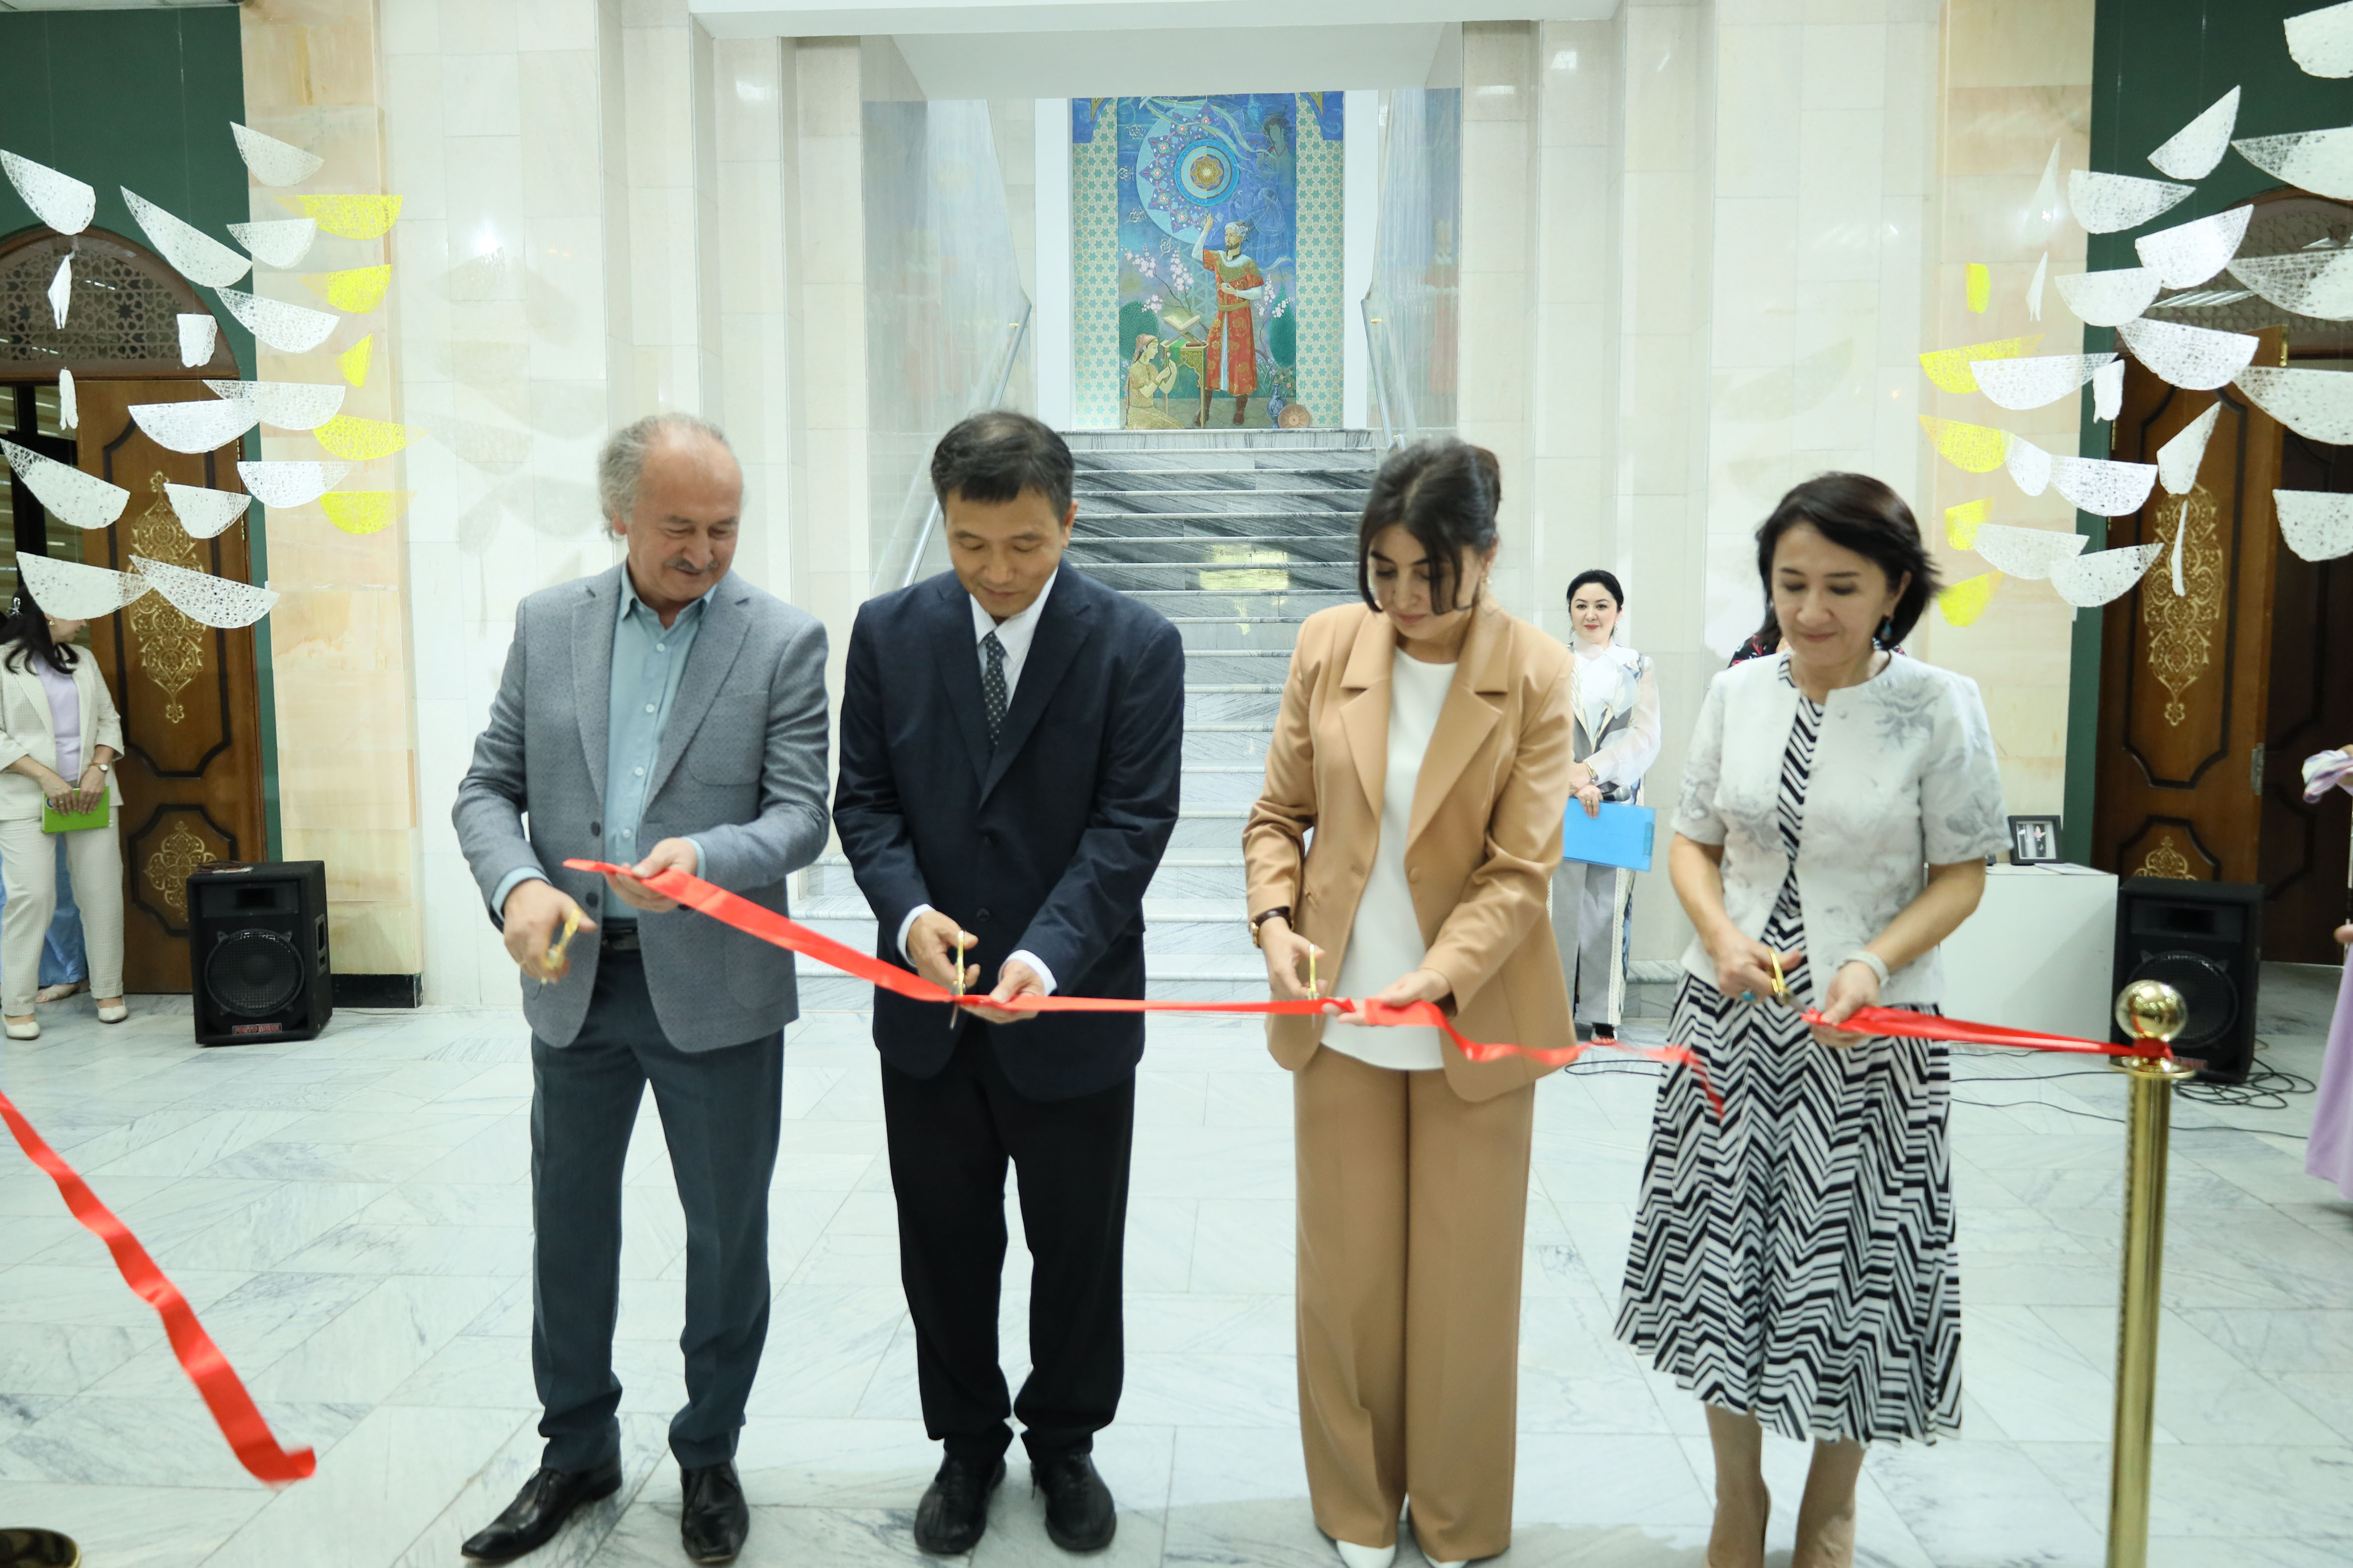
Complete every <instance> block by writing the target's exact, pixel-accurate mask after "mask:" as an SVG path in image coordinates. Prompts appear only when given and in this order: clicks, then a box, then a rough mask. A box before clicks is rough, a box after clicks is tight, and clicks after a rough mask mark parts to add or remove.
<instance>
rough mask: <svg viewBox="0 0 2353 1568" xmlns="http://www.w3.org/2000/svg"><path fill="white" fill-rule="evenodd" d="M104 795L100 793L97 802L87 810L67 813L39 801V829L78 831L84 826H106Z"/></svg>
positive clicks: (43, 830)
mask: <svg viewBox="0 0 2353 1568" xmlns="http://www.w3.org/2000/svg"><path fill="white" fill-rule="evenodd" d="M106 805H107V801H106V796H105V795H100V796H99V797H98V804H97V805H94V806H92V807H90V809H89V810H88V811H85V812H80V813H78V814H73V815H69V814H67V813H65V812H62V811H58V810H57V809H56V808H55V807H53V806H51V805H49V804H48V802H47V801H43V802H42V803H41V831H42V832H44V833H79V832H80V831H81V830H82V829H83V828H85V827H103V826H106Z"/></svg>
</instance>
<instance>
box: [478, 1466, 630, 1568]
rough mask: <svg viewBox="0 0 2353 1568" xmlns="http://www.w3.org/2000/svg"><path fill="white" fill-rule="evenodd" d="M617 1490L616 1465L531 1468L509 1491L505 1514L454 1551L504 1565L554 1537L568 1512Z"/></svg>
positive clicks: (480, 1561) (535, 1549) (618, 1469)
mask: <svg viewBox="0 0 2353 1568" xmlns="http://www.w3.org/2000/svg"><path fill="white" fill-rule="evenodd" d="M620 1489H621V1467H620V1465H619V1463H618V1462H615V1463H613V1464H610V1465H607V1466H606V1467H605V1468H603V1469H601V1470H550V1469H544V1468H543V1469H538V1470H534V1471H533V1472H532V1478H531V1479H529V1480H527V1481H525V1482H523V1484H522V1490H521V1491H519V1492H517V1493H515V1499H514V1501H512V1502H511V1503H509V1504H507V1510H506V1512H504V1513H502V1514H501V1515H499V1517H498V1518H496V1519H494V1520H492V1521H491V1522H490V1523H489V1524H487V1525H485V1526H483V1528H482V1529H481V1530H480V1531H477V1532H476V1533H475V1534H474V1535H473V1537H472V1538H471V1539H470V1540H469V1541H468V1542H466V1544H465V1545H463V1546H461V1547H459V1549H458V1550H459V1551H460V1552H464V1553H465V1554H466V1555H467V1556H469V1557H470V1558H472V1559H473V1560H474V1561H475V1562H477V1563H504V1562H506V1561H507V1560H508V1559H510V1558H514V1557H520V1556H522V1554H523V1553H524V1552H536V1551H538V1550H539V1549H540V1548H541V1547H543V1546H544V1545H546V1544H547V1543H548V1542H551V1541H553V1540H554V1539H555V1532H556V1531H559V1530H561V1529H563V1528H564V1521H565V1520H567V1519H569V1518H571V1517H572V1510H574V1509H575V1508H578V1507H579V1506H580V1505H581V1504H582V1503H584V1502H595V1501H596V1500H597V1499H598V1498H604V1497H611V1496H612V1495H613V1494H614V1493H615V1492H617V1491H619V1490H620Z"/></svg>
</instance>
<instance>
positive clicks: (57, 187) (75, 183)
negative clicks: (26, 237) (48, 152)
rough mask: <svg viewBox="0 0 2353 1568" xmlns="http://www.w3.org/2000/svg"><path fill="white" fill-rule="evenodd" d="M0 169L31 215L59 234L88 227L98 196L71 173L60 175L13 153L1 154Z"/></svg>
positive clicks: (41, 164)
mask: <svg viewBox="0 0 2353 1568" xmlns="http://www.w3.org/2000/svg"><path fill="white" fill-rule="evenodd" d="M0 169H5V170H6V171H7V172H8V183H9V184H12V185H14V186H16V194H17V195H20V196H22V197H24V198H25V205H26V206H28V207H30V208H32V209H33V216H35V217H37V218H39V219H40V220H41V221H42V222H43V223H45V224H47V225H48V226H50V227H51V228H53V229H56V230H57V231H58V233H59V234H79V233H80V232H81V231H82V230H83V229H86V228H88V227H89V226H90V216H91V215H92V214H94V213H96V212H97V211H98V193H97V192H96V191H95V190H93V189H91V188H90V186H88V185H85V184H82V183H81V182H80V181H79V180H77V179H75V178H74V177H73V176H72V175H71V174H59V173H58V171H57V170H55V169H52V168H50V167H49V166H48V165H47V163H34V162H33V161H32V160H31V159H30V158H19V157H18V156H16V153H0Z"/></svg>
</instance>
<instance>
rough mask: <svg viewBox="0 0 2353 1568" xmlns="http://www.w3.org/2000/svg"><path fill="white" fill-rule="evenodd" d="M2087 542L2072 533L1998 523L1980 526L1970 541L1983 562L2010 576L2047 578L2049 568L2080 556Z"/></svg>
mask: <svg viewBox="0 0 2353 1568" xmlns="http://www.w3.org/2000/svg"><path fill="white" fill-rule="evenodd" d="M2088 542H2089V541H2088V540H2086V539H2085V538H2084V536H2083V535H2082V534H2080V533H2077V532H2074V531H2072V530H2068V531H2062V530H2059V529H2055V528H2011V527H2010V526H2008V525H2006V524H2003V523H1999V522H1988V523H1980V524H1979V525H1978V536H1977V539H1976V540H1975V542H1974V546H1973V547H1974V548H1975V549H1976V551H1977V552H1978V554H1980V555H1982V556H1984V557H1985V558H1986V563H1987V564H1988V565H1990V566H1992V567H1994V568H1995V569H1997V570H1998V571H2000V572H2003V573H2005V574H2009V575H2010V576H2012V577H2048V576H2050V575H2051V568H2052V566H2054V565H2056V564H2057V563H2060V562H2062V561H2065V560H2067V559H2069V558H2070V557H2071V556H2074V555H2077V554H2080V553H2081V552H2083V549H2084V545H2085V544H2086V543H2088Z"/></svg>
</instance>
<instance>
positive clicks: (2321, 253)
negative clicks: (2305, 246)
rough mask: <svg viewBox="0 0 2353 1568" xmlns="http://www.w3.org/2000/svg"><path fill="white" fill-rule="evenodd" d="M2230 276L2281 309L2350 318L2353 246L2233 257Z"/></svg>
mask: <svg viewBox="0 0 2353 1568" xmlns="http://www.w3.org/2000/svg"><path fill="white" fill-rule="evenodd" d="M2231 276H2232V277H2233V278H2236V279H2238V280H2239V281H2240V282H2242V283H2243V284H2245V285H2246V286H2247V287H2248V288H2250V289H2253V290H2254V291H2255V292H2256V293H2258V294H2261V295H2262V296H2263V298H2264V299H2266V300H2270V301H2271V302H2272V303H2273V304H2274V305H2277V306H2278V307H2279V308H2280V309H2281V310H2293V311H2295V313H2296V314H2297V315H2299V316H2317V317H2319V318H2321V319H2322V320H2323V321H2347V320H2353V250H2299V251H2293V252H2291V253H2289V254H2288V255H2285V256H2240V257H2233V258H2232V261H2231Z"/></svg>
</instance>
